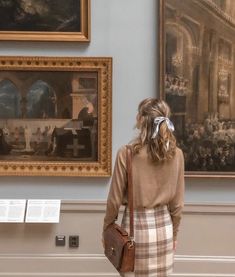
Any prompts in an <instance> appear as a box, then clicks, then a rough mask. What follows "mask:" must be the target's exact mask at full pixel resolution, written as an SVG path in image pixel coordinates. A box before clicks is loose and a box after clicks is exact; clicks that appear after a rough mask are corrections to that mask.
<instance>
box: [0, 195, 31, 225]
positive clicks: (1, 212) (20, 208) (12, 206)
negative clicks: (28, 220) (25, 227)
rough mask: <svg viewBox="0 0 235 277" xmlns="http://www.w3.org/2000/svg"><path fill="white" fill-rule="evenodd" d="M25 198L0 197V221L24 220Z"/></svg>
mask: <svg viewBox="0 0 235 277" xmlns="http://www.w3.org/2000/svg"><path fill="white" fill-rule="evenodd" d="M25 206H26V200H25V199H0V222H6V223H7V222H9V223H21V222H24V215H25Z"/></svg>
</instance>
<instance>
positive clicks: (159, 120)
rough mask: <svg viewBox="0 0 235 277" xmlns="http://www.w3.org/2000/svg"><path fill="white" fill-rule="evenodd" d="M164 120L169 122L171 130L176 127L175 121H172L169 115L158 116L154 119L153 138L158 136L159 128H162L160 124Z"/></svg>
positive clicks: (168, 125)
mask: <svg viewBox="0 0 235 277" xmlns="http://www.w3.org/2000/svg"><path fill="white" fill-rule="evenodd" d="M163 121H166V124H167V127H168V129H169V130H170V131H172V132H174V130H175V128H174V125H173V123H172V122H171V121H170V119H169V118H168V117H164V116H159V117H156V118H155V119H154V125H156V126H155V130H154V133H153V135H152V139H154V138H156V136H157V134H158V132H159V129H160V125H161V123H162V122H163Z"/></svg>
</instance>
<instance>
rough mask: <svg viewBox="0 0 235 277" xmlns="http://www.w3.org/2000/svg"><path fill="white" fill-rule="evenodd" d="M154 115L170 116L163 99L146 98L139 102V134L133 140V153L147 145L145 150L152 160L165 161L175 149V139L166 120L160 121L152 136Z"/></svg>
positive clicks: (137, 126) (154, 127) (154, 126)
mask: <svg viewBox="0 0 235 277" xmlns="http://www.w3.org/2000/svg"><path fill="white" fill-rule="evenodd" d="M156 117H167V118H169V117H170V108H169V106H168V105H167V104H166V102H164V101H163V100H158V99H155V98H147V99H144V100H143V101H141V102H140V104H139V107H138V115H137V123H136V128H138V129H139V130H140V134H139V136H138V137H137V138H136V139H135V141H134V142H133V154H136V153H139V150H140V149H141V148H142V147H144V146H145V145H146V146H147V151H148V154H149V156H150V158H151V159H152V161H154V162H161V161H167V160H170V159H172V158H173V156H174V155H175V151H176V139H175V136H174V134H173V133H172V131H171V130H170V129H169V128H168V125H167V122H166V120H164V121H163V122H162V123H160V126H159V131H158V133H157V135H156V137H154V138H152V136H153V134H154V131H155V129H156V125H155V123H154V120H155V118H156Z"/></svg>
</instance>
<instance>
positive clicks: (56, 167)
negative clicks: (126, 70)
mask: <svg viewBox="0 0 235 277" xmlns="http://www.w3.org/2000/svg"><path fill="white" fill-rule="evenodd" d="M111 81H112V59H111V58H46V57H0V175H50V176H58V175H59V176H109V175H110V173H111V110H112V108H111V104H112V103H111V93H112V87H111V85H112V84H111Z"/></svg>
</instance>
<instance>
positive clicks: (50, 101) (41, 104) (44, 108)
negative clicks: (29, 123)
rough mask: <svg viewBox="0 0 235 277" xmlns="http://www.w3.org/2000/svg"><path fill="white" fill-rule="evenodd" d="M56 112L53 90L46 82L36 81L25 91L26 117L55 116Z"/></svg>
mask: <svg viewBox="0 0 235 277" xmlns="http://www.w3.org/2000/svg"><path fill="white" fill-rule="evenodd" d="M56 114H57V105H56V94H55V91H54V90H53V88H52V87H51V86H49V85H48V84H47V83H46V82H44V81H41V80H38V81H36V82H35V83H34V84H33V85H32V86H31V88H30V89H29V91H28V93H27V117H28V118H55V117H56Z"/></svg>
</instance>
